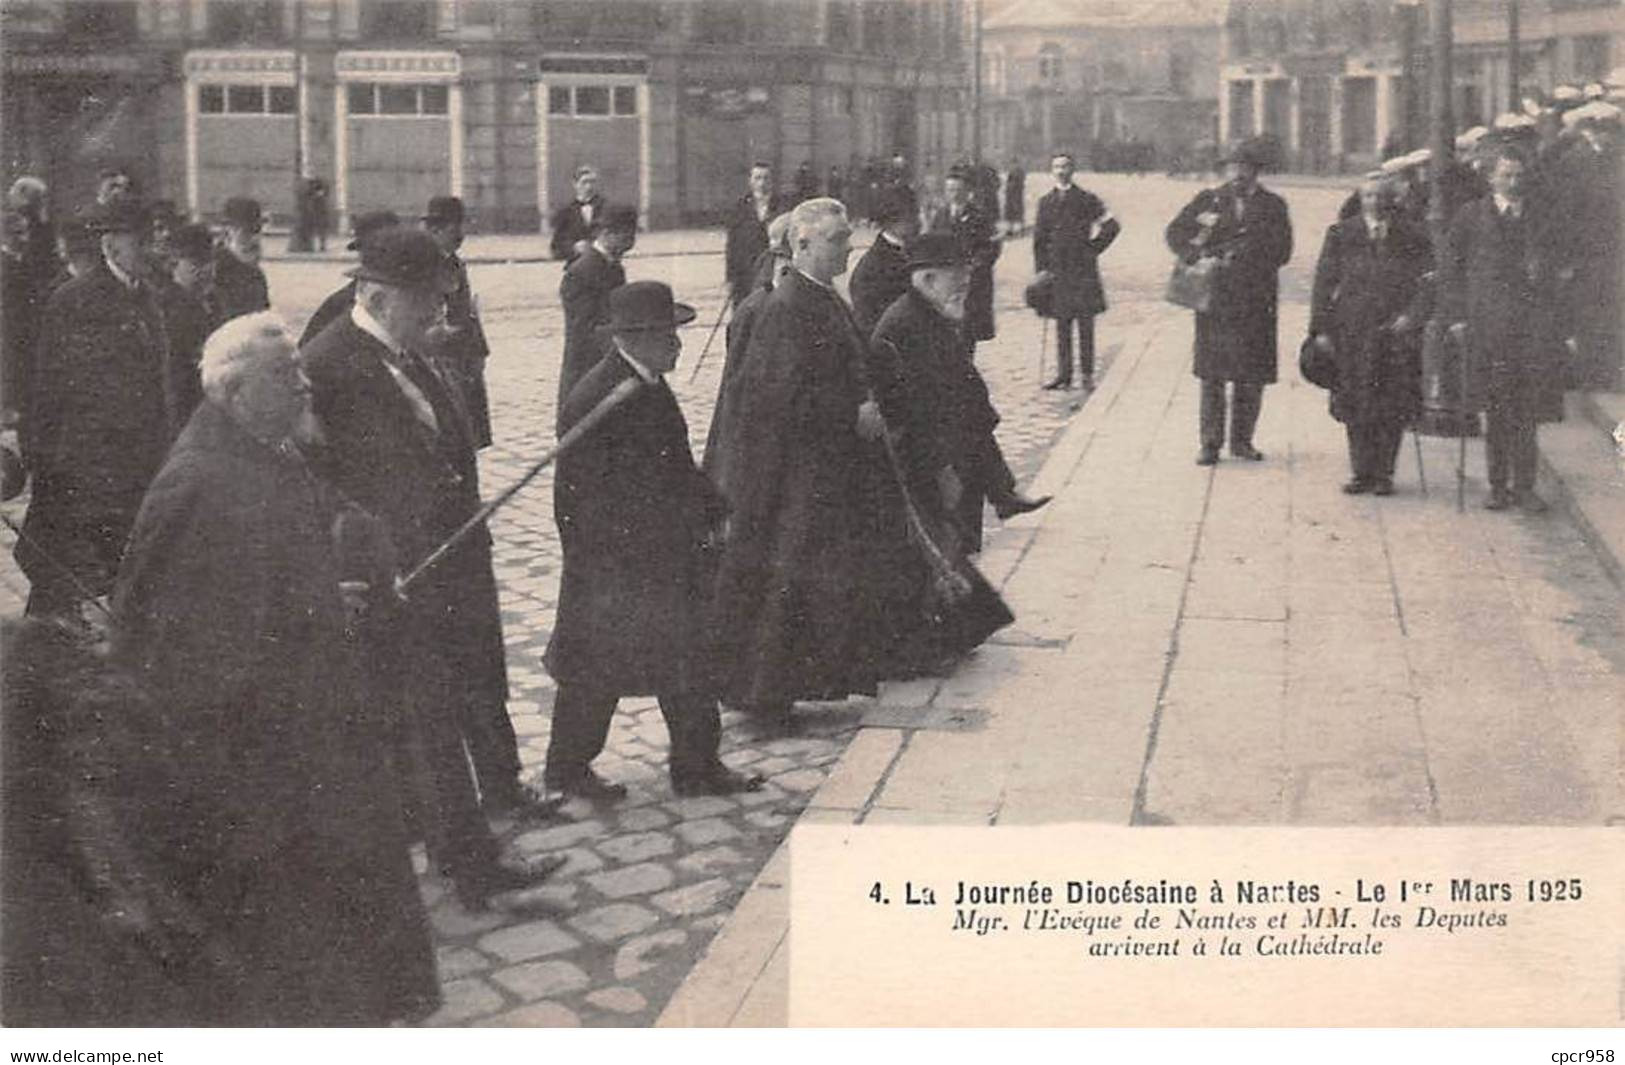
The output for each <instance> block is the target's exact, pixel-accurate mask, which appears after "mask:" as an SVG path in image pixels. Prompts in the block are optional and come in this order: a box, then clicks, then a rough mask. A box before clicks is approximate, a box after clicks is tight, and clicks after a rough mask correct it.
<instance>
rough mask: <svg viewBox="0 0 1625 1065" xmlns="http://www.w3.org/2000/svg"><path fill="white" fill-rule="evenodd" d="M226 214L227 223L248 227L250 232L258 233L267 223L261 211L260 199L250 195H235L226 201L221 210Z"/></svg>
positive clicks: (243, 227) (242, 227) (241, 227)
mask: <svg viewBox="0 0 1625 1065" xmlns="http://www.w3.org/2000/svg"><path fill="white" fill-rule="evenodd" d="M221 213H222V214H224V215H225V216H226V225H228V226H237V227H238V228H240V229H246V230H248V231H249V232H250V233H258V232H259V231H260V230H261V229H262V228H264V225H265V217H264V215H263V213H262V212H261V211H260V201H258V200H256V199H252V198H250V197H248V196H233V197H231V199H229V200H227V201H226V205H225V207H224V208H223V209H222V211H221Z"/></svg>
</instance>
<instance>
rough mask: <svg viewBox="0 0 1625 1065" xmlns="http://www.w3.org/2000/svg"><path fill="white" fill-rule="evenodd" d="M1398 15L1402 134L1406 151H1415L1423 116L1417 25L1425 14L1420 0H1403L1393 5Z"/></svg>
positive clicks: (1420, 137)
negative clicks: (1418, 76)
mask: <svg viewBox="0 0 1625 1065" xmlns="http://www.w3.org/2000/svg"><path fill="white" fill-rule="evenodd" d="M1394 14H1395V16H1396V17H1397V18H1398V19H1399V72H1400V94H1401V95H1400V122H1399V128H1400V135H1401V139H1402V140H1403V142H1404V145H1405V150H1406V151H1407V152H1409V151H1414V150H1415V149H1416V147H1417V143H1418V142H1419V141H1421V140H1422V130H1421V116H1420V115H1418V114H1417V112H1418V110H1420V108H1419V107H1418V106H1417V105H1418V102H1419V100H1420V97H1421V93H1420V92H1418V88H1419V86H1418V84H1417V81H1418V78H1417V69H1418V66H1419V64H1418V63H1417V61H1416V60H1417V48H1416V29H1417V23H1418V22H1419V21H1420V16H1421V14H1422V2H1421V0H1402V2H1400V3H1398V4H1396V5H1395V6H1394Z"/></svg>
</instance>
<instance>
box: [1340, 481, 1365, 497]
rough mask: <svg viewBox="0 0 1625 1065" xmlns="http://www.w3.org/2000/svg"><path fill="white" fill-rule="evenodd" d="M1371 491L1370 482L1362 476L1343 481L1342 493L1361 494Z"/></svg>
mask: <svg viewBox="0 0 1625 1065" xmlns="http://www.w3.org/2000/svg"><path fill="white" fill-rule="evenodd" d="M1369 491H1371V482H1370V481H1367V480H1366V479H1365V478H1363V477H1356V478H1354V480H1352V481H1345V482H1343V494H1344V495H1349V496H1363V495H1365V494H1366V493H1367V492H1369Z"/></svg>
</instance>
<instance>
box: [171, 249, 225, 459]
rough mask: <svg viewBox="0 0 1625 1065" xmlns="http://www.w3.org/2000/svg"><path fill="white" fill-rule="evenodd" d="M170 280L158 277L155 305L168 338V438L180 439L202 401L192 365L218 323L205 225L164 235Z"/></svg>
mask: <svg viewBox="0 0 1625 1065" xmlns="http://www.w3.org/2000/svg"><path fill="white" fill-rule="evenodd" d="M169 257H170V259H171V260H172V262H173V265H172V266H171V267H170V276H168V277H163V278H158V279H157V285H158V302H159V306H160V307H161V308H162V309H163V313H164V329H165V330H166V332H167V334H168V337H169V352H168V361H167V363H166V365H165V367H164V404H165V406H166V407H167V409H168V411H169V433H170V436H171V437H172V438H173V437H177V436H180V434H181V430H182V429H185V428H186V423H187V422H188V421H190V420H191V417H192V411H194V410H196V409H197V405H198V403H200V402H201V401H202V399H203V381H202V378H200V377H199V376H198V365H199V362H200V361H201V360H202V358H203V342H204V341H205V340H207V339H208V338H209V334H210V333H212V332H214V329H215V327H216V326H217V325H219V324H220V318H219V315H218V314H217V312H216V311H215V307H214V237H213V235H212V234H210V233H209V227H208V226H205V225H199V224H196V223H188V224H185V225H181V226H178V227H176V229H175V230H174V232H172V233H171V234H170V237H169Z"/></svg>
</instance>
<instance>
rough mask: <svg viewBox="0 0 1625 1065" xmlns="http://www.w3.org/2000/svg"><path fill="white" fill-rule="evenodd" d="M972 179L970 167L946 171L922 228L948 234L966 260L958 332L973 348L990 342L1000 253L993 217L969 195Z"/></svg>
mask: <svg viewBox="0 0 1625 1065" xmlns="http://www.w3.org/2000/svg"><path fill="white" fill-rule="evenodd" d="M976 179H977V170H976V168H974V167H965V166H956V167H953V168H952V169H950V170H949V171H948V176H947V177H946V178H944V179H943V182H942V191H943V197H944V200H945V202H944V203H943V205H942V206H941V207H938V208H937V209H936V211H935V212H933V213H932V215H931V220H930V222H929V223H928V224H927V225H926V227H925V230H926V232H927V233H952V234H953V236H954V239H956V240H958V241H959V242H960V243H961V244H962V245H964V247H965V253H966V254H967V255H968V256H970V260H971V275H970V296H969V297H968V298H967V299H966V302H965V321H964V323H963V325H962V327H961V328H963V329H964V330H965V338H966V339H967V340H969V341H970V342H971V344H972V345H973V346H974V345H975V344H976V343H977V342H979V341H983V340H992V339H993V263H994V262H995V261H996V260H997V259H998V257H999V252H1000V251H1001V250H1002V248H1001V245H1000V244H999V234H998V226H997V225H996V224H995V223H994V219H993V216H992V215H990V214H989V213H988V210H987V208H986V207H984V206H983V204H982V203H981V201H980V199H979V198H978V197H973V195H972V194H973V193H974V192H975V191H976V189H975V187H974V184H975V182H976Z"/></svg>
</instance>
